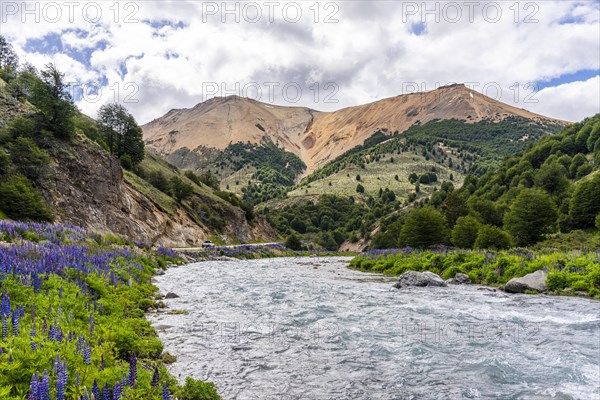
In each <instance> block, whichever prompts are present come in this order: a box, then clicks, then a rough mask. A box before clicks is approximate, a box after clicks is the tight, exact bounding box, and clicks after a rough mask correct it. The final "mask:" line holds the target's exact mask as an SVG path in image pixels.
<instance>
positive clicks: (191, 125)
mask: <svg viewBox="0 0 600 400" xmlns="http://www.w3.org/2000/svg"><path fill="white" fill-rule="evenodd" d="M509 117H522V118H525V119H527V120H529V121H531V122H532V123H535V124H538V125H542V126H543V125H554V126H556V125H564V122H562V121H557V120H553V119H550V118H546V117H543V116H541V115H537V114H533V113H531V112H529V111H527V110H524V109H520V108H516V107H513V106H509V105H507V104H504V103H501V102H499V101H496V100H494V99H492V98H490V97H487V96H484V95H482V94H481V93H478V92H476V91H474V90H471V89H469V88H467V87H466V86H464V85H451V86H446V87H441V88H439V89H437V90H434V91H430V92H423V93H414V94H407V95H401V96H396V97H392V98H388V99H384V100H380V101H376V102H374V103H369V104H365V105H360V106H355V107H349V108H344V109H341V110H338V111H334V112H318V111H314V110H311V109H308V108H302V107H281V106H273V105H269V104H264V103H261V102H258V101H255V100H250V99H245V98H240V97H236V96H231V97H225V98H214V99H211V100H208V101H206V102H204V103H200V104H198V105H197V106H195V107H193V108H191V109H179V110H171V111H170V112H168V113H167V114H166V115H164V116H163V117H160V118H158V119H155V120H154V121H152V122H150V123H148V124H146V125H144V126H143V127H142V128H143V130H144V139H145V141H146V143H147V145H148V146H149V147H150V148H152V149H153V150H155V151H156V152H157V153H159V154H160V155H162V156H167V157H168V156H169V155H170V154H173V153H174V152H176V151H178V150H181V149H187V150H190V151H192V152H196V153H197V154H198V155H200V156H201V154H203V153H206V151H207V149H210V148H215V149H225V148H226V147H227V146H228V145H229V144H230V143H236V142H244V143H246V142H250V143H260V142H261V141H265V140H267V139H268V140H271V141H272V142H273V143H276V144H279V145H280V146H282V147H283V148H285V150H287V151H289V152H292V153H294V154H296V155H298V156H299V157H300V159H302V161H304V163H305V164H306V165H307V170H306V172H305V174H309V173H311V172H313V171H315V170H317V169H319V168H320V167H322V166H324V165H325V164H326V163H327V162H329V161H331V160H333V159H335V158H336V157H337V156H339V155H341V154H343V153H345V152H346V151H348V150H350V149H351V148H353V147H355V146H357V145H361V144H362V143H363V142H364V141H365V140H366V139H367V138H369V137H370V136H371V135H373V133H374V132H376V131H378V130H381V131H384V132H388V133H390V134H391V133H394V132H396V131H398V132H403V131H405V130H406V129H408V128H409V127H411V126H413V125H415V124H424V123H426V122H429V121H432V120H436V119H442V120H444V119H457V120H462V121H466V122H469V123H475V122H479V121H482V120H487V121H503V120H505V119H507V118H509Z"/></svg>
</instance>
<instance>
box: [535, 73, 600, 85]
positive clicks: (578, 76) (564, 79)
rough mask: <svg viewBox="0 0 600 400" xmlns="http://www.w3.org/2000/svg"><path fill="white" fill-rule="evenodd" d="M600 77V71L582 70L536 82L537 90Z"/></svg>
mask: <svg viewBox="0 0 600 400" xmlns="http://www.w3.org/2000/svg"><path fill="white" fill-rule="evenodd" d="M598 75H600V69H582V70H579V71H577V72H573V73H569V74H562V75H560V76H558V77H556V78H552V79H547V80H539V81H537V82H536V89H537V90H542V89H545V88H547V87H554V86H559V85H564V84H565V83H571V82H578V81H587V80H588V79H590V78H593V77H595V76H598Z"/></svg>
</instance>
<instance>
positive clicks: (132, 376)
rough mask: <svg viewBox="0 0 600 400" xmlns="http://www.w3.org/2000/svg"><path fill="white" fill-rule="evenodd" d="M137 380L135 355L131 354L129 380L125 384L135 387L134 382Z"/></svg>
mask: <svg viewBox="0 0 600 400" xmlns="http://www.w3.org/2000/svg"><path fill="white" fill-rule="evenodd" d="M136 380H137V357H136V356H135V353H132V354H131V357H130V358H129V379H128V380H127V384H128V385H129V386H133V385H135V381H136Z"/></svg>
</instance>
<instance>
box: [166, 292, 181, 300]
mask: <svg viewBox="0 0 600 400" xmlns="http://www.w3.org/2000/svg"><path fill="white" fill-rule="evenodd" d="M178 298H179V296H178V295H176V294H175V293H172V292H169V293H167V295H166V296H165V299H178Z"/></svg>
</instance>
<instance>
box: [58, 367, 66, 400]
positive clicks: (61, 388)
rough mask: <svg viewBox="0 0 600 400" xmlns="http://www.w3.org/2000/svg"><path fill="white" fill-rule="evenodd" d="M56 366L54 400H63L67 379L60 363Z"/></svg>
mask: <svg viewBox="0 0 600 400" xmlns="http://www.w3.org/2000/svg"><path fill="white" fill-rule="evenodd" d="M57 364H58V365H57V367H56V369H57V374H56V375H57V376H56V400H65V386H66V384H67V379H66V375H65V373H64V372H63V367H62V365H61V363H60V361H59V362H58V363H57Z"/></svg>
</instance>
